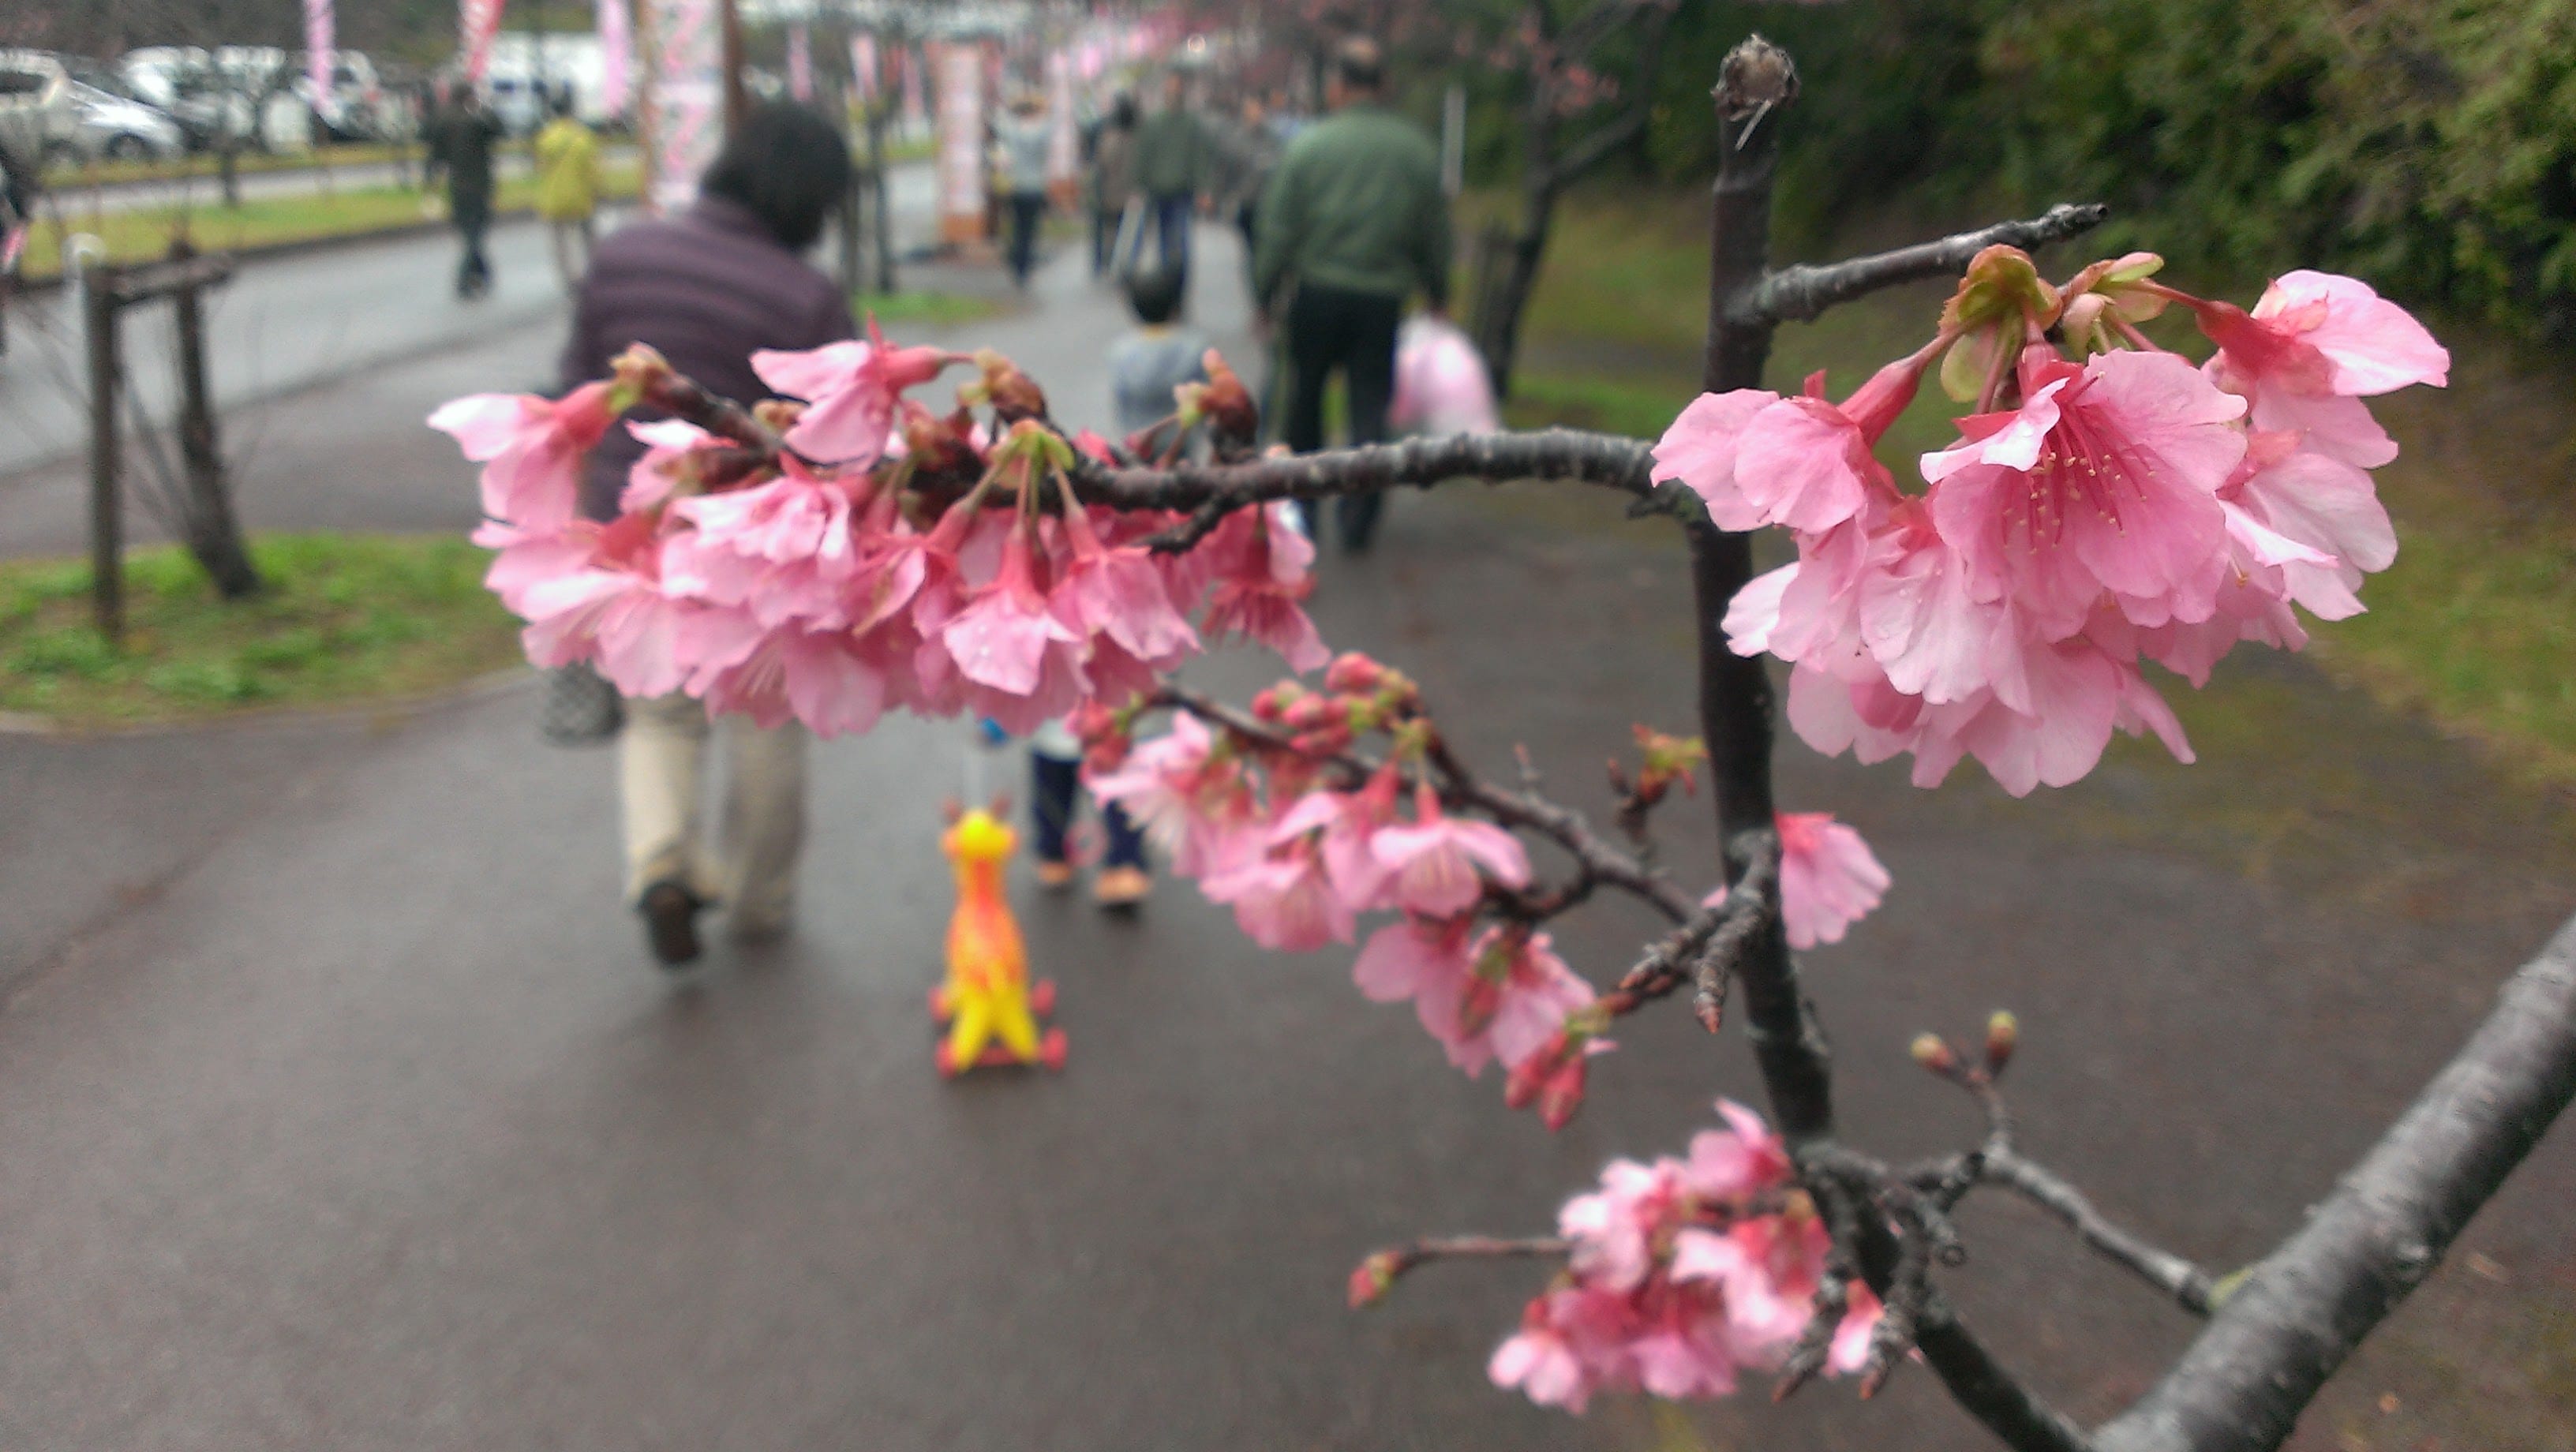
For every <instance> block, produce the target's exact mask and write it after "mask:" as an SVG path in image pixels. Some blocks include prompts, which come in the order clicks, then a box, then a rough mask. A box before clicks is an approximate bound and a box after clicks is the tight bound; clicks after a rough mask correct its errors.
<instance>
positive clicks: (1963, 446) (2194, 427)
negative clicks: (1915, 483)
mask: <svg viewBox="0 0 2576 1452" xmlns="http://www.w3.org/2000/svg"><path fill="white" fill-rule="evenodd" d="M2158 265H2159V264H2158V261H2157V259H2155V258H2154V257H2152V256H2150V255H2148V254H2134V255H2132V256H2129V257H2124V258H2121V259H2118V260H2116V261H2112V262H2104V263H2098V264H2096V265H2094V266H2092V267H2089V268H2087V269H2085V270H2084V272H2083V273H2081V274H2079V275H2078V276H2077V277H2075V278H2074V279H2072V280H2071V281H2069V282H2068V283H2067V284H2066V285H2065V286H2064V287H2062V288H2053V287H2050V286H2049V285H2047V284H2046V283H2044V282H2041V281H2040V280H2039V277H2038V275H2037V273H2036V272H2035V271H2034V270H2032V268H2031V266H2030V261H2029V259H2028V258H2027V257H2025V256H2023V255H2022V254H2021V253H2019V252H2016V251H2014V250H2013V249H2010V248H1993V249H1989V250H1988V252H1987V253H1986V254H1984V255H1982V256H1980V257H1979V259H1978V261H1977V263H1976V265H1975V266H1974V267H1972V269H1971V270H1970V273H1969V275H1968V279H1967V281H1966V282H1965V283H1963V284H1962V286H1961V288H1960V291H1959V294H1958V296H1957V297H1956V298H1954V299H1953V301H1952V303H1951V305H1950V307H1949V308H1948V309H1947V310H1945V312H1944V314H1943V327H1942V330H1941V334H1940V336H1939V337H1937V338H1935V339H1934V340H1933V342H1932V343H1931V344H1930V345H1929V346H1927V347H1926V348H1925V349H1924V350H1923V351H1921V352H1919V353H1917V354H1915V355H1914V356H1912V357H1910V358H1906V359H1902V360H1899V361H1898V362H1895V363H1892V364H1889V365H1888V366H1887V367H1885V368H1883V369H1881V370H1880V371H1879V372H1878V374H1877V375H1876V376H1874V377H1872V378H1871V379H1870V380H1869V381H1868V382H1867V383H1866V384H1865V385H1863V386H1862V388H1861V389H1860V391H1859V392H1857V393H1856V394H1854V395H1853V396H1852V397H1851V398H1849V399H1847V400H1845V401H1844V402H1842V403H1840V404H1835V403H1832V402H1829V401H1827V400H1826V399H1825V398H1823V397H1822V396H1821V389H1820V387H1819V382H1820V380H1819V379H1810V380H1809V384H1808V391H1807V393H1806V394H1805V395H1803V396H1797V397H1788V398H1783V397H1781V396H1779V395H1776V394H1772V393H1768V392H1765V391H1762V390H1759V389H1742V390H1738V391H1735V392H1732V393H1723V394H1706V395H1703V396H1701V397H1700V398H1698V399H1697V400H1695V401H1693V402H1692V404H1691V405H1690V406H1689V408H1687V409H1686V410H1685V411H1684V412H1683V413H1682V415H1681V417H1680V418H1679V419H1678V420H1676V421H1675V422H1674V424H1673V426H1672V428H1671V429H1670V430H1669V431H1667V432H1666V433H1665V435H1664V437H1663V440H1662V441H1661V442H1660V443H1659V444H1658V445H1657V446H1656V448H1655V458H1656V473H1655V477H1656V478H1658V479H1665V480H1679V481H1681V482H1682V483H1684V484H1686V485H1688V486H1689V487H1690V488H1691V489H1692V490H1694V491H1695V492H1697V493H1698V495H1699V496H1700V497H1701V499H1703V500H1704V501H1706V503H1707V505H1708V510H1709V515H1710V517H1711V519H1712V520H1713V521H1714V522H1715V523H1716V524H1717V525H1718V526H1719V527H1721V528H1724V529H1730V530H1746V529H1754V528H1758V527H1761V526H1764V525H1778V526H1781V527H1783V528H1786V529H1788V530H1791V531H1792V532H1793V533H1794V534H1795V536H1796V539H1797V545H1798V560H1797V562H1796V563H1795V564H1792V565H1788V566H1784V567H1783V568H1781V569H1778V570H1775V571H1773V572H1771V573H1770V574H1767V575H1764V576H1762V577H1761V578H1760V579H1757V580H1755V581H1754V582H1753V583H1752V584H1750V585H1748V586H1746V587H1745V589H1744V591H1743V592H1742V593H1741V594H1740V595H1738V596H1737V597H1736V599H1735V601H1734V603H1733V605H1732V607H1731V608H1730V609H1729V611H1728V613H1727V618H1726V629H1727V633H1728V636H1729V638H1730V641H1731V643H1732V645H1733V646H1734V648H1735V649H1736V650H1737V651H1738V652H1739V653H1741V654H1745V655H1753V654H1758V653H1761V652H1764V651H1768V652H1769V653H1771V654H1773V655H1776V656H1778V657H1780V658H1781V659H1783V660H1786V661H1790V662H1792V663H1794V666H1795V669H1794V670H1793V671H1792V673H1791V676H1790V687H1789V719H1790V722H1791V724H1792V725H1793V726H1794V727H1795V728H1796V730H1797V732H1798V734H1799V735H1800V736H1801V737H1803V738H1804V739H1805V740H1806V741H1807V742H1808V744H1810V745H1812V746H1814V747H1815V748H1816V749H1817V750H1819V751H1822V752H1825V753H1827V754H1828V755H1832V754H1838V753H1840V752H1842V751H1845V750H1850V751H1853V752H1854V753H1855V754H1856V755H1857V756H1858V757H1859V758H1860V759H1861V760H1862V761H1879V760H1884V759H1886V758H1889V757H1892V756H1895V755H1898V754H1900V753H1909V752H1910V753H1912V755H1913V757H1914V780H1915V782H1916V783H1917V784H1918V785H1922V786H1931V785H1935V784H1937V783H1938V782H1939V781H1940V780H1941V779H1942V778H1943V777H1944V776H1946V775H1947V774H1948V772H1949V770H1950V768H1951V767H1952V766H1954V765H1956V764H1957V763H1958V761H1959V759H1960V758H1961V757H1962V756H1974V757H1976V758H1977V759H1978V760H1979V761H1980V762H1982V763H1984V765H1985V767H1986V769H1987V770H1988V771H1989V772H1990V773H1991V774H1992V775H1993V776H1994V778H1995V780H1996V781H1997V782H1999V783H2000V784H2002V786H2003V787H2004V788H2005V790H2007V791H2010V792H2012V793H2013V794H2015V795H2021V794H2023V793H2026V792H2028V791H2029V790H2030V789H2031V788H2032V787H2033V786H2035V785H2038V784H2040V783H2042V782H2045V783H2047V784H2049V785H2051V786H2063V785H2065V784H2067V783H2069V782H2072V781H2075V780H2077V779H2078V778H2080V777H2082V776H2083V775H2084V774H2085V773H2087V772H2089V771H2091V770H2092V768H2093V765H2094V763H2095V762H2096V761H2098V760H2099V759H2100V757H2101V753H2102V749H2103V747H2104V746H2105V745H2106V744H2107V743H2108V741H2109V739H2110V735H2111V732H2112V730H2113V729H2114V728H2115V727H2116V728H2119V729H2121V730H2125V731H2128V732H2129V733H2131V734H2133V735H2134V734H2137V733H2139V732H2141V731H2146V730H2152V731H2153V732H2154V733H2155V734H2156V735H2157V736H2158V737H2159V738H2160V739H2162V740H2163V741H2164V743H2165V744H2166V746H2167V748H2168V749H2170V750H2171V751H2172V752H2173V753H2174V755H2175V756H2177V757H2178V758H2180V759H2182V760H2184V761H2189V760H2191V748H2190V746H2189V744H2188V743H2187V742H2186V741H2185V740H2184V737H2183V732H2182V728H2181V725H2180V723H2179V722H2177V721H2176V720H2175V718H2174V716H2173V713H2172V711H2171V710H2170V709H2169V708H2168V707H2167V706H2166V704H2165V702H2164V700H2163V698H2162V697H2161V696H2159V695H2158V694H2157V692H2156V689H2155V687H2154V685H2152V684H2151V683H2150V682H2149V681H2148V680H2147V679H2146V677H2145V675H2144V674H2143V672H2142V669H2141V662H2142V661H2154V662H2156V663H2158V664H2159V665H2162V666H2164V667H2166V668H2167V669H2170V670H2172V671H2174V672H2176V673H2178V674H2180V675H2182V676H2183V677H2185V678H2186V679H2188V680H2189V681H2191V682H2192V683H2193V684H2194V685H2200V684H2203V683H2205V682H2206V681H2207V680H2208V677H2209V673H2210V670H2211V668H2212V667H2213V666H2215V665H2216V663H2217V662H2218V660H2219V658H2220V657H2222V656H2224V655H2225V654H2226V653H2227V652H2228V651H2229V650H2230V649H2232V648H2233V647H2234V646H2235V645H2236V644H2237V643H2238V642H2239V641H2258V642H2261V643H2264V644H2268V645H2272V646H2276V647H2280V648H2283V649H2291V650H2295V649H2297V648H2299V647H2300V646H2302V645H2304V644H2305V643H2306V641H2307V634H2306V632H2305V631H2304V630H2303V629H2302V628H2301V626H2300V624H2299V622H2298V619H2297V616H2296V615H2295V614H2294V612H2293V611H2292V609H2291V606H2292V605H2294V604H2295V605H2298V606H2301V607H2304V608H2305V609H2306V610H2308V611H2309V612H2310V613H2312V614H2314V615H2316V616H2317V617H2319V618H2320V619H2326V620H2337V619H2342V618H2344V617H2346V616H2350V615H2353V614H2356V613H2358V612H2359V611H2360V610H2361V608H2362V606H2361V602H2360V600H2359V598H2358V597H2357V595H2356V594H2355V591H2356V590H2357V589H2358V588H2359V586H2360V584H2361V582H2362V578H2363V576H2364V575H2366V574H2369V573H2371V572H2375V571H2378V570H2382V569H2385V568H2387V566H2388V565H2389V564H2390V562H2391V561H2393V560H2394V559H2395V557H2396V551H2397V540H2396V535H2395V533H2394V531H2393V530H2392V529H2391V528H2390V526H2389V522H2388V515H2387V513H2386V511H2385V510H2383V509H2382V508H2381V507H2380V504H2379V501H2378V496H2377V494H2376V492H2375V490H2374V488H2373V486H2372V483H2371V479H2370V475H2369V473H2368V472H2367V471H2368V470H2370V469H2372V468H2376V467H2377V466H2379V465H2381V464H2385V463H2387V462H2388V461H2389V460H2390V459H2392V458H2394V457H2395V456H2396V453H2397V447H2396V445H2395V444H2394V443H2392V442H2391V441H2390V440H2389V438H2388V436H2387V434H2386V433H2385V432H2384V431H2382V430H2381V429H2380V427H2379V425H2378V424H2377V423H2376V421H2374V420H2373V419H2372V417H2371V415H2370V411H2369V409H2368V408H2367V407H2366V406H2365V405H2364V404H2363V403H2362V402H2361V400H2362V398H2364V397H2366V396H2369V395H2373V394H2379V393H2385V392H2388V391H2390V390H2392V389H2396V388H2401V387H2404V386H2406V385H2408V384H2413V383H2430V384H2436V385H2439V384H2441V383H2443V382H2444V381H2445V375H2446V373H2447V370H2448V368H2449V355H2448V354H2447V353H2446V352H2445V351H2444V350H2443V349H2442V347H2441V346H2440V345H2439V344H2438V343H2436V342H2435V341H2434V340H2433V339H2432V337H2431V335H2429V334H2428V333H2426V332H2425V331H2424V329H2423V327H2422V326H2421V325H2419V324H2418V323H2417V322H2416V321H2415V320H2414V319H2413V318H2412V317H2410V316H2408V315H2407V313H2406V312H2405V311H2404V310H2403V309H2402V308H2399V307H2398V306H2397V305H2396V304H2394V303H2390V302H2387V301H2385V300H2383V299H2381V298H2380V297H2379V296H2378V295H2377V294H2375V293H2373V292H2372V291H2371V290H2370V288H2369V287H2367V286H2365V285H2364V284H2362V283H2359V282H2356V281H2354V280H2352V279H2350V278H2345V277H2335V276H2330V275H2327V274H2324V273H2316V272H2293V273H2290V274H2288V275H2287V276H2284V277H2283V278H2281V279H2280V280H2279V281H2277V282H2275V283H2273V284H2272V286H2271V287H2270V288H2269V289H2268V290H2267V291H2266V292H2265V293H2264V294H2263V297H2262V299H2261V300H2260V301H2259V302H2257V303H2256V304H2255V306H2254V309H2253V311H2252V312H2250V313H2248V312H2246V311H2244V310H2242V309H2239V308H2236V307H2233V306H2231V305H2229V304H2226V303H2221V302H2210V301H2206V300H2203V299H2200V298H2195V297H2191V296H2188V295H2187V294H2183V293H2180V292H2177V291H2174V290H2172V289H2170V288H2166V287H2163V286H2161V285H2159V284H2157V283H2155V282H2153V281H2151V280H2150V279H2151V276H2152V274H2153V273H2154V272H2155V270H2156V268H2157V266H2158ZM2172 303H2179V304H2181V305H2183V306H2184V307H2186V308H2188V309H2189V310H2190V311H2191V313H2192V314H2193V316H2194V318H2195V319H2196V321H2197V322H2198V324H2199V326H2200V330H2201V331H2202V333H2203V334H2205V335H2206V336H2207V337H2208V339H2209V340H2210V341H2211V342H2213V343H2215V344H2216V345H2217V351H2216V353H2215V355H2214V356H2213V357H2211V358H2210V359H2209V361H2208V362H2207V363H2205V364H2203V365H2201V366H2198V367H2195V366H2193V365H2192V364H2191V363H2190V362H2188V361H2187V360H2185V359H2183V358H2182V357H2180V356H2178V355H2176V354H2174V353H2171V352H2167V351H2164V350H2162V349H2160V348H2158V347H2156V346H2155V345H2154V344H2153V343H2152V342H2151V341H2150V340H2149V339H2148V338H2147V337H2146V335H2145V334H2143V333H2142V332H2140V331H2139V329H2138V327H2137V324H2138V323H2139V322H2143V321H2145V320H2147V319H2149V318H2151V317H2153V316H2155V315H2156V314H2157V313H2158V312H2159V311H2161V310H2162V309H2163V308H2165V307H2166V306H2167V305H2168V304H2172ZM2052 338H2063V339H2065V340H2066V341H2067V344H2068V345H2069V346H2070V347H2072V348H2073V350H2074V353H2075V356H2074V357H2069V356H2067V355H2066V353H2064V352H2061V350H2060V346H2059V344H2058V343H2056V342H2054V341H2051V339H2052ZM1945 353H1946V355H1947V356H1946V361H1945V362H1944V364H1943V367H1942V375H1943V381H1944V383H1945V385H1946V386H1949V387H1951V389H1952V391H1953V393H1954V394H1955V395H1958V396H1961V397H1963V399H1964V398H1973V399H1975V400H1976V407H1977V410H1978V411H1976V412H1974V413H1971V414H1969V415H1968V416H1966V417H1964V418H1961V419H1960V420H1959V421H1958V428H1959V434H1960V437H1959V439H1958V441H1957V442H1956V443H1955V444H1953V445H1952V446H1951V447H1949V448H1946V449H1942V450H1940V451H1938V452H1935V453H1930V454H1926V455H1924V456H1923V458H1922V461H1921V470H1922V477H1923V480H1924V483H1925V485H1926V487H1925V489H1924V490H1923V492H1920V493H1908V492H1905V491H1903V490H1900V489H1898V488H1897V487H1896V482H1895V480H1894V478H1893V476H1892V475H1891V474H1890V472H1889V471H1888V470H1887V469H1886V468H1885V467H1884V466H1882V465H1881V464H1880V463H1879V462H1878V460H1877V459H1876V457H1875V456H1874V455H1873V453H1872V449H1873V447H1874V446H1875V445H1876V444H1877V442H1878V440H1879V439H1880V437H1881V436H1882V435H1884V434H1885V433H1886V431H1887V429H1888V428H1889V426H1890V425H1892V424H1893V423H1894V422H1895V420H1896V418H1897V416H1898V415H1899V414H1900V413H1901V412H1903V410H1904V409H1905V407H1906V405H1907V404H1908V403H1909V402H1910V401H1911V400H1912V398H1913V396H1914V393H1915V390H1916V387H1917V384H1918V383H1919V381H1920V379H1921V377H1922V374H1923V373H1924V371H1925V370H1926V369H1927V368H1928V367H1930V366H1932V364H1933V361H1934V360H1935V359H1936V358H1940V357H1943V355H1944V354H1945Z"/></svg>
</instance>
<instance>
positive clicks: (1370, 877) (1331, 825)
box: [1269, 763, 1397, 913]
mask: <svg viewBox="0 0 2576 1452" xmlns="http://www.w3.org/2000/svg"><path fill="white" fill-rule="evenodd" d="M1396 791H1397V779H1396V773H1395V767H1394V764H1393V763H1389V764H1388V765H1387V766H1386V767H1384V768H1383V769H1381V770H1380V771H1378V772H1377V773H1376V774H1375V775H1374V776H1372V777H1371V778H1370V779H1369V781H1368V782H1367V784H1366V785H1364V786H1362V787H1361V788H1360V790H1358V791H1356V792H1333V791H1312V792H1308V793H1306V794H1305V795H1303V796H1301V797H1299V798H1297V800H1296V801H1294V802H1292V803H1290V804H1289V807H1288V809H1287V810H1286V811H1284V812H1282V813H1280V814H1279V820H1278V821H1277V822H1276V823H1274V824H1272V826H1271V829H1270V839H1269V840H1270V842H1271V844H1272V845H1274V846H1276V845H1280V844H1284V843H1287V842H1290V841H1293V840H1295V839H1297V838H1300V837H1307V836H1310V835H1311V836H1315V838H1316V842H1317V850H1318V851H1319V852H1320V854H1321V855H1322V858H1323V863H1324V869H1325V873H1326V875H1327V877H1328V878H1329V880H1330V881H1331V883H1332V886H1333V891H1334V892H1335V893H1337V894H1338V895H1339V896H1340V897H1341V900H1342V904H1343V906H1345V907H1347V908H1349V909H1350V910H1351V911H1352V912H1354V913H1364V912H1368V911H1371V910H1372V909H1376V908H1382V907H1389V906H1392V904H1390V903H1389V902H1387V901H1386V892H1385V889H1386V869H1385V868H1384V867H1382V866H1380V865H1379V863H1378V860H1377V854H1376V852H1375V851H1373V850H1371V845H1370V843H1371V838H1373V837H1374V836H1375V835H1376V833H1377V831H1378V829H1379V828H1380V827H1383V826H1385V825H1386V824H1387V823H1389V822H1392V821H1394V820H1395V800H1396ZM1317 834H1320V835H1317Z"/></svg>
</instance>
